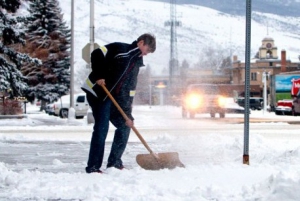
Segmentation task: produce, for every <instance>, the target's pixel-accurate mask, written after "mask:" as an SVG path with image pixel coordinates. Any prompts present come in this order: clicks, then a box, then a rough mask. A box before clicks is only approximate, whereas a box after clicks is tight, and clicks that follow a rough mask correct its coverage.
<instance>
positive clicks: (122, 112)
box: [101, 84, 154, 154]
mask: <svg viewBox="0 0 300 201" xmlns="http://www.w3.org/2000/svg"><path fill="white" fill-rule="evenodd" d="M101 87H102V88H103V90H104V91H105V93H106V94H107V96H108V97H109V98H110V100H111V101H112V102H113V104H114V105H115V106H116V108H117V109H118V110H119V112H120V113H121V114H122V116H123V118H124V119H125V121H127V120H130V119H129V117H128V116H127V115H126V114H125V112H124V111H123V109H122V108H121V107H120V105H119V104H118V103H117V101H116V100H115V99H114V97H113V96H112V95H111V93H110V92H109V91H108V89H107V88H106V86H105V85H103V84H102V85H101ZM131 128H132V130H133V131H134V133H135V134H136V135H137V137H138V138H139V139H140V141H141V142H142V143H143V145H144V146H145V147H146V149H147V150H148V151H149V152H150V154H154V153H153V151H152V150H151V149H150V147H149V146H148V144H147V142H146V141H145V140H144V138H143V137H142V135H141V134H140V133H139V131H138V130H137V129H136V128H135V127H134V126H132V127H131Z"/></svg>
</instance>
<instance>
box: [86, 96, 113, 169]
mask: <svg viewBox="0 0 300 201" xmlns="http://www.w3.org/2000/svg"><path fill="white" fill-rule="evenodd" d="M87 101H88V103H89V105H90V106H91V108H92V112H93V116H94V119H95V123H94V130H93V133H92V139H91V144H90V152H89V159H88V163H87V167H86V170H88V169H93V168H95V169H100V167H101V165H102V162H103V156H104V147H105V140H106V137H107V132H108V129H109V118H110V106H111V100H110V99H109V98H106V99H105V101H102V100H99V99H97V98H96V97H95V96H93V95H91V94H89V93H87Z"/></svg>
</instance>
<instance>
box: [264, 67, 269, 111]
mask: <svg viewBox="0 0 300 201" xmlns="http://www.w3.org/2000/svg"><path fill="white" fill-rule="evenodd" d="M268 76H269V72H263V74H262V79H263V80H262V82H263V84H264V91H263V92H264V95H263V99H264V108H263V113H264V114H265V112H266V109H267V77H268Z"/></svg>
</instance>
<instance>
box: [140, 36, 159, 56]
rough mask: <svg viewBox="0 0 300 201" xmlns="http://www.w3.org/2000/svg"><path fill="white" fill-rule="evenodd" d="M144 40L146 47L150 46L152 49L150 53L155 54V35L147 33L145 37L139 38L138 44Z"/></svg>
mask: <svg viewBox="0 0 300 201" xmlns="http://www.w3.org/2000/svg"><path fill="white" fill-rule="evenodd" d="M141 40H143V41H144V45H148V46H149V48H150V51H151V52H152V53H153V52H154V51H155V49H156V39H155V36H154V35H153V34H150V33H145V34H143V35H141V36H140V37H138V39H137V42H139V41H141Z"/></svg>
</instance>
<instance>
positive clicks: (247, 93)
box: [243, 0, 251, 165]
mask: <svg viewBox="0 0 300 201" xmlns="http://www.w3.org/2000/svg"><path fill="white" fill-rule="evenodd" d="M250 46H251V0H247V1H246V51H245V64H246V65H245V106H244V108H245V115H244V155H243V164H246V165H249V97H250Z"/></svg>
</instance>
